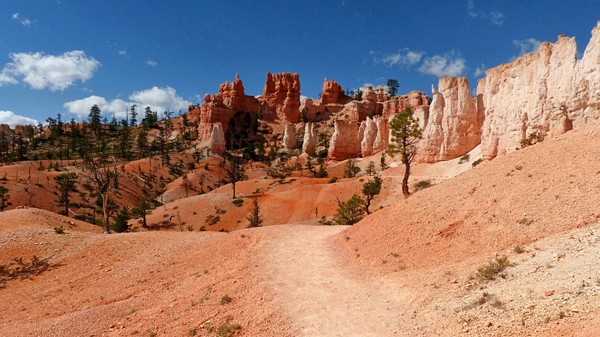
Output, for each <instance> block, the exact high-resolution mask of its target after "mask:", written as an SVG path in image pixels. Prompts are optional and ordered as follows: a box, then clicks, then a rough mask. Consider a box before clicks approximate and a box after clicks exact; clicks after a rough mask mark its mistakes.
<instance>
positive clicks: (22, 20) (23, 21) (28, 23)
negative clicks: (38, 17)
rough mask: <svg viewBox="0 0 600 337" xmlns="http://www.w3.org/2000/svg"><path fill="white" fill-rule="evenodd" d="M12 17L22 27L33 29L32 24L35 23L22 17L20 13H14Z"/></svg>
mask: <svg viewBox="0 0 600 337" xmlns="http://www.w3.org/2000/svg"><path fill="white" fill-rule="evenodd" d="M11 17H12V19H13V20H15V21H19V23H20V24H21V25H23V26H24V27H27V28H29V27H31V24H32V23H33V22H32V21H31V20H30V19H28V18H25V17H23V16H21V14H20V13H14V14H13V15H11Z"/></svg>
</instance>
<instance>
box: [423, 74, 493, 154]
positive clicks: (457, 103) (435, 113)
mask: <svg viewBox="0 0 600 337" xmlns="http://www.w3.org/2000/svg"><path fill="white" fill-rule="evenodd" d="M432 94H433V100H432V102H431V106H430V107H429V118H428V121H427V122H426V124H425V126H423V125H422V126H421V127H423V128H424V131H423V140H422V141H421V142H420V143H419V151H418V155H417V161H420V162H428V163H433V162H436V161H442V160H449V159H454V158H458V157H460V156H462V155H464V154H466V153H468V152H469V151H471V150H472V149H473V148H475V147H476V146H477V145H479V143H480V141H481V126H482V125H483V112H482V111H478V110H477V107H476V101H475V98H473V97H472V96H471V92H470V90H469V82H468V81H467V79H466V78H464V77H441V78H440V79H439V84H438V89H437V90H436V89H435V88H432Z"/></svg>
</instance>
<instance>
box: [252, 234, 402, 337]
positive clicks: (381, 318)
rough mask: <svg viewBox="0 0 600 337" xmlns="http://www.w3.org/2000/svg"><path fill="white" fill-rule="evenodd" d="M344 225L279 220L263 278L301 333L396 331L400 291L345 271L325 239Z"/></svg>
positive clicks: (377, 333) (397, 333)
mask: <svg viewBox="0 0 600 337" xmlns="http://www.w3.org/2000/svg"><path fill="white" fill-rule="evenodd" d="M346 228H347V227H344V226H303V225H283V226H278V227H277V228H276V229H275V228H274V230H276V231H279V232H280V233H278V234H279V235H278V240H273V241H272V243H270V244H269V245H267V246H266V249H265V252H264V254H265V258H264V260H263V261H265V262H264V266H263V267H264V269H265V274H264V276H265V278H266V282H267V283H268V284H269V285H270V286H271V287H272V288H273V290H274V291H275V294H276V298H275V301H276V304H277V305H278V306H279V307H281V308H282V309H283V310H284V314H286V315H287V316H288V317H290V319H291V320H293V322H292V325H296V328H297V329H298V330H299V331H301V333H302V336H401V335H405V333H403V332H402V331H406V330H404V329H403V327H402V321H404V320H405V318H404V317H406V316H404V317H402V316H401V313H402V312H404V311H405V310H406V309H405V306H403V305H402V303H401V301H400V294H390V293H387V294H386V293H382V292H381V291H379V290H378V289H377V288H376V287H375V286H374V285H373V284H370V283H368V282H367V281H365V280H363V279H362V278H361V277H360V276H359V275H356V274H353V273H351V272H350V271H348V270H347V269H346V268H345V267H344V266H343V264H342V260H340V259H339V258H338V257H336V254H335V251H334V249H333V246H332V241H331V240H330V239H331V238H332V236H334V235H335V234H337V233H339V232H341V231H343V230H345V229H346Z"/></svg>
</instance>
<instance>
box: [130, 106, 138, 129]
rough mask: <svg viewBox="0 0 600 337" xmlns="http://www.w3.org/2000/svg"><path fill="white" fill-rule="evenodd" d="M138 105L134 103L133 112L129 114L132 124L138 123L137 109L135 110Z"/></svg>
mask: <svg viewBox="0 0 600 337" xmlns="http://www.w3.org/2000/svg"><path fill="white" fill-rule="evenodd" d="M136 107H137V105H135V104H134V105H132V106H131V109H130V111H131V113H130V114H129V125H131V126H135V125H136V124H137V111H135V108H136Z"/></svg>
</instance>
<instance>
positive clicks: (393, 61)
mask: <svg viewBox="0 0 600 337" xmlns="http://www.w3.org/2000/svg"><path fill="white" fill-rule="evenodd" d="M369 54H370V55H371V59H372V62H373V63H374V64H378V63H383V64H385V65H386V66H388V67H392V66H395V65H401V66H405V67H410V66H413V65H415V64H417V63H419V62H420V61H421V58H422V57H423V55H424V54H425V53H424V52H419V51H414V50H410V49H408V48H403V49H400V50H398V51H397V52H395V53H390V54H382V53H378V52H375V51H371V52H370V53H369Z"/></svg>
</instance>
